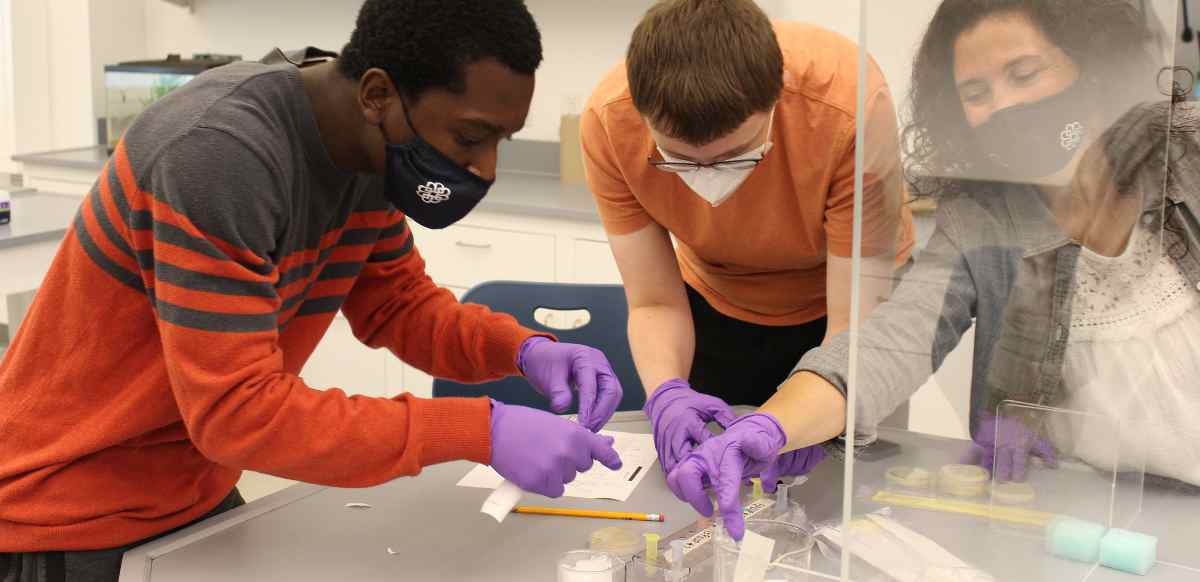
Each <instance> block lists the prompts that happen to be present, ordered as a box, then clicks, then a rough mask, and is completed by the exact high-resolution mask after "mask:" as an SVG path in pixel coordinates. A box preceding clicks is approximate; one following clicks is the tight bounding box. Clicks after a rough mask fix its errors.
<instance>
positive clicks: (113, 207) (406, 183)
mask: <svg viewBox="0 0 1200 582" xmlns="http://www.w3.org/2000/svg"><path fill="white" fill-rule="evenodd" d="M314 56H329V55H328V54H323V53H321V54H318V53H314V52H313V51H311V50H310V51H308V52H306V53H304V54H303V55H293V56H291V57H289V56H287V55H284V54H283V53H282V52H278V51H276V52H275V53H273V55H272V56H270V57H269V58H267V59H264V61H263V62H253V63H252V62H244V63H235V64H232V65H227V66H225V67H221V68H218V69H214V70H212V71H210V72H208V73H205V74H203V75H201V76H199V77H198V78H196V79H195V80H193V81H192V82H190V83H188V84H187V85H186V86H184V87H182V88H180V89H179V90H177V91H175V92H174V93H172V94H171V95H170V96H168V97H166V98H165V99H163V100H161V101H160V102H158V103H156V104H155V105H154V106H152V107H151V108H149V109H148V110H147V111H146V112H145V113H144V114H143V115H142V116H141V118H139V120H138V121H137V122H136V123H135V124H134V126H133V127H132V128H131V129H130V130H129V131H128V133H127V134H126V135H125V137H124V139H123V140H122V142H121V143H120V144H119V145H118V147H117V148H116V151H115V152H114V154H113V155H112V157H111V159H110V160H109V162H108V164H107V165H106V166H105V168H104V170H103V172H102V173H101V175H100V177H99V179H98V180H97V182H96V185H95V186H94V187H93V189H92V191H91V192H90V194H89V195H88V197H87V198H86V199H85V200H84V202H83V205H82V207H81V209H80V212H79V214H78V216H77V218H76V220H75V223H74V225H73V227H72V228H71V229H70V231H69V232H68V234H67V237H66V239H65V240H64V242H63V244H62V247H61V248H60V249H59V252H58V255H57V256H56V257H55V260H54V263H53V265H52V266H51V268H50V271H49V273H48V274H47V276H46V279H45V281H44V283H43V285H42V287H41V288H40V289H39V291H38V294H37V299H36V301H35V302H34V305H33V307H32V309H31V311H30V313H29V315H28V317H27V319H26V320H25V323H24V325H23V326H22V328H21V330H20V333H18V335H17V337H16V338H15V341H14V342H13V344H12V346H11V347H10V348H9V350H8V353H7V356H6V357H5V359H4V361H3V363H2V364H0V581H2V582H30V581H38V582H43V581H45V582H59V581H71V582H79V581H93V580H105V581H111V580H115V579H116V576H117V571H118V569H119V565H120V559H121V554H122V553H123V552H124V551H125V550H127V549H128V548H129V547H132V546H133V545H136V544H138V543H143V542H145V541H147V540H149V539H153V538H155V537H157V536H161V535H163V534H165V533H167V532H169V531H172V530H174V529H177V528H179V527H182V526H184V525H187V524H189V523H192V522H195V521H197V520H199V519H203V518H204V517H207V516H211V515H214V514H216V513H219V512H221V511H224V510H226V509H229V508H231V507H234V506H236V505H238V504H240V503H241V498H240V496H239V495H238V493H237V490H236V488H235V484H236V483H237V481H238V478H239V476H240V474H241V471H242V470H243V469H252V470H256V471H261V472H264V473H270V474H273V475H278V476H281V477H286V478H289V479H296V480H301V481H307V482H310V483H318V484H323V485H330V486H337V487H368V486H372V485H377V484H380V483H385V482H387V481H389V480H391V479H394V478H396V477H400V476H405V475H416V474H417V473H419V472H420V471H421V468H422V467H424V466H427V465H431V464H435V463H441V462H445V461H451V460H458V459H466V460H471V461H476V462H479V463H489V464H491V465H492V466H493V467H495V468H496V470H497V471H499V472H500V473H501V474H502V475H504V476H505V477H507V478H508V479H510V480H512V481H513V482H515V483H516V484H518V485H520V486H522V487H523V488H525V489H528V490H532V491H535V492H538V493H542V494H545V495H551V496H556V495H561V494H562V492H563V485H564V483H566V482H569V481H571V480H572V479H574V477H575V475H576V473H577V472H579V471H584V470H587V469H588V468H589V467H591V466H592V463H593V461H594V460H597V461H600V462H601V463H603V464H604V465H606V466H609V467H612V468H616V467H618V466H619V465H620V459H619V458H618V456H617V454H616V452H615V451H614V450H613V449H612V447H611V440H609V439H607V438H605V437H601V436H598V435H596V434H594V432H592V431H595V430H598V429H599V428H600V426H602V425H603V424H604V423H605V422H607V420H608V419H609V417H610V416H611V415H612V412H613V410H614V409H615V408H616V405H617V403H618V402H619V401H620V398H621V388H620V385H619V383H618V382H617V381H616V378H615V376H614V375H613V373H612V370H611V368H610V367H609V365H608V362H607V360H606V359H605V358H604V356H603V355H602V354H600V353H599V352H598V351H596V350H593V349H591V348H586V347H583V346H576V345H567V344H558V343H557V342H555V341H554V340H553V338H546V337H540V336H536V335H535V333H534V332H532V331H530V330H527V329H524V328H522V327H520V326H519V325H517V323H516V321H515V320H513V319H512V318H511V317H508V316H505V315H500V314H495V313H492V312H490V311H488V310H487V309H485V308H483V307H480V306H472V305H462V304H459V303H458V302H457V301H456V300H455V299H454V296H453V295H451V294H450V292H448V291H446V290H444V289H440V288H438V287H437V286H436V285H434V284H433V282H432V281H431V280H430V278H429V277H428V276H427V275H426V274H425V265H424V261H423V260H422V259H421V255H420V253H419V252H418V251H417V249H416V248H415V247H414V245H413V236H412V232H411V231H410V229H409V226H408V223H407V220H408V219H412V220H415V221H417V222H419V223H421V224H425V225H427V226H431V227H435V228H438V227H444V226H446V225H448V224H451V223H453V222H454V221H455V220H457V219H459V218H461V217H462V216H463V215H464V214H466V212H468V211H469V210H470V209H471V208H472V207H473V206H474V205H475V203H476V202H478V200H479V199H480V198H482V196H483V195H484V194H485V193H486V191H487V187H488V186H489V185H490V184H491V181H492V180H493V179H494V178H495V167H496V150H497V144H498V142H499V140H500V139H503V138H505V137H507V136H510V135H511V134H513V133H514V132H516V131H518V130H519V129H520V128H521V127H522V125H523V124H524V122H525V117H526V114H527V112H528V109H529V103H530V99H531V97H532V93H533V86H534V77H533V74H534V71H535V69H536V68H537V66H538V65H539V63H540V61H541V43H540V37H539V34H538V30H537V27H536V25H535V23H534V22H533V19H532V17H531V16H530V14H529V12H528V11H527V9H526V8H525V6H524V5H523V3H522V2H521V1H520V0H489V1H487V2H478V1H471V0H367V1H366V3H365V4H364V6H363V7H362V10H361V12H360V14H359V18H358V22H357V26H356V29H355V31H354V34H353V36H352V38H351V40H350V42H349V44H347V45H346V47H345V48H344V50H343V54H342V55H341V57H340V58H336V59H332V58H331V59H328V60H324V61H321V62H317V63H315V64H312V66H304V67H301V66H300V65H305V64H309V61H311V60H313V59H312V57H314ZM338 310H341V311H342V312H343V313H344V314H345V315H346V317H347V319H348V320H349V321H350V324H351V326H352V328H353V330H354V333H355V335H356V336H357V337H358V338H359V339H360V340H361V341H362V342H364V343H365V344H367V345H369V346H372V347H375V348H388V349H390V350H391V351H392V352H393V353H394V354H395V355H396V356H397V357H399V358H401V359H402V360H404V361H406V362H408V363H410V364H412V365H414V366H416V367H417V368H420V369H422V370H425V371H428V372H430V373H431V374H434V375H436V376H441V377H447V378H452V379H455V380H459V381H464V382H478V381H486V380H491V379H496V378H500V377H503V376H507V375H515V374H522V373H523V374H524V375H525V376H526V377H528V378H529V380H530V382H531V384H533V386H534V387H535V388H537V389H538V390H539V391H541V392H542V393H543V394H545V395H546V396H547V397H548V398H550V399H551V402H552V403H553V405H554V406H555V407H556V408H565V407H566V406H568V405H569V404H570V403H571V402H572V399H573V396H574V395H573V394H572V392H571V391H570V390H571V388H569V386H572V385H575V386H577V387H578V388H577V391H578V398H579V404H580V424H575V423H570V422H567V421H566V420H563V419H561V418H559V417H556V416H554V415H551V414H549V413H546V412H541V411H536V410H532V409H528V408H522V407H516V406H505V405H503V404H501V403H498V402H494V401H490V400H489V399H487V398H479V399H465V398H442V399H433V400H430V399H422V398H416V397H413V396H411V395H407V394H405V395H402V396H399V397H397V398H393V399H386V398H368V397H363V396H352V397H348V396H347V395H346V394H345V393H344V392H343V391H341V390H339V389H336V388H331V389H327V390H318V389H314V388H311V387H309V386H307V385H305V383H304V381H303V380H302V379H301V378H300V377H299V376H298V375H297V374H298V373H299V371H300V370H301V368H302V367H303V365H304V362H305V361H306V360H307V359H308V357H309V356H310V355H311V354H312V352H313V349H314V348H315V347H316V346H317V343H318V342H319V340H320V339H321V336H322V335H323V334H324V333H325V331H326V329H327V328H328V327H329V325H330V323H331V321H332V320H333V317H334V315H335V313H336V312H337V311H338ZM581 425H582V426H581ZM589 429H591V430H589Z"/></svg>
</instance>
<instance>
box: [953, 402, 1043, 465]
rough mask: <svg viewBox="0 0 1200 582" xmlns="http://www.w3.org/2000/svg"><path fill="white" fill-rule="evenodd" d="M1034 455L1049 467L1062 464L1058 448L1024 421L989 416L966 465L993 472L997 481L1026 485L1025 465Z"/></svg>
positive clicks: (970, 451)
mask: <svg viewBox="0 0 1200 582" xmlns="http://www.w3.org/2000/svg"><path fill="white" fill-rule="evenodd" d="M1031 454H1033V455H1036V456H1038V457H1041V458H1042V460H1044V461H1046V465H1047V466H1050V467H1053V466H1055V465H1057V464H1058V457H1057V455H1055V453H1054V447H1053V446H1051V445H1050V443H1049V442H1047V441H1046V440H1045V439H1043V438H1041V437H1039V436H1038V435H1037V434H1035V433H1034V432H1033V431H1031V430H1029V428H1028V427H1026V426H1025V423H1023V422H1021V420H1020V419H1017V418H1012V417H996V416H995V415H993V414H990V413H988V414H986V415H984V417H983V420H982V421H981V422H980V423H979V429H978V430H976V431H975V439H974V441H973V442H972V443H971V448H970V450H968V451H967V453H966V454H965V455H963V460H962V462H963V463H966V464H970V465H979V466H981V467H983V468H984V469H987V470H989V471H992V472H993V473H992V478H993V479H995V480H996V481H1024V480H1025V461H1026V460H1027V459H1028V458H1029V455H1031ZM993 467H994V468H993Z"/></svg>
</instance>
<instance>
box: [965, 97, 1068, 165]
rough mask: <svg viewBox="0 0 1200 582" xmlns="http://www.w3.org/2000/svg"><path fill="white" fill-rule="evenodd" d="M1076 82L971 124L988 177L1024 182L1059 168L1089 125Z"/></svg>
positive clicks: (1066, 162) (1065, 162)
mask: <svg viewBox="0 0 1200 582" xmlns="http://www.w3.org/2000/svg"><path fill="white" fill-rule="evenodd" d="M1080 85H1082V83H1080V82H1078V81H1077V82H1076V83H1075V84H1073V85H1072V86H1070V87H1068V88H1067V89H1066V90H1064V91H1063V92H1061V93H1059V94H1057V95H1053V96H1050V97H1046V98H1045V99H1042V100H1040V101H1035V102H1033V103H1023V104H1021V105H1014V106H1012V107H1006V108H1004V109H1001V110H1000V111H997V112H995V113H993V114H992V117H991V119H988V121H987V122H986V123H984V124H983V125H980V126H979V127H977V128H975V136H976V143H977V145H978V147H979V148H980V153H981V157H982V158H983V162H984V166H985V168H987V167H990V171H989V170H988V169H984V172H985V173H987V174H995V175H988V176H980V177H987V178H995V179H1001V180H1015V181H1022V182H1023V181H1028V180H1030V179H1033V178H1042V177H1045V176H1049V175H1051V174H1054V173H1055V172H1058V171H1059V170H1062V169H1063V168H1065V167H1066V166H1067V164H1068V163H1070V162H1071V159H1072V158H1073V157H1074V156H1075V152H1077V151H1079V148H1080V147H1083V145H1084V143H1085V141H1086V140H1087V137H1088V132H1089V131H1090V129H1091V128H1089V127H1088V126H1087V123H1086V122H1085V121H1084V116H1085V109H1086V108H1085V107H1083V106H1082V102H1081V100H1080V99H1079V96H1078V93H1079V87H1080Z"/></svg>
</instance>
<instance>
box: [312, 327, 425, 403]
mask: <svg viewBox="0 0 1200 582" xmlns="http://www.w3.org/2000/svg"><path fill="white" fill-rule="evenodd" d="M394 359H395V358H394V357H393V356H392V354H391V352H388V351H387V350H373V349H371V348H368V347H367V346H365V345H363V343H362V342H360V341H358V338H356V337H354V333H353V332H352V331H351V330H350V322H349V321H347V320H346V318H345V317H343V316H342V314H341V313H338V314H337V316H336V317H334V318H333V323H332V324H330V326H329V331H326V332H325V336H324V337H323V338H321V343H320V344H318V345H317V349H316V350H315V351H313V354H312V356H311V357H310V358H309V359H308V362H307V363H306V364H305V365H304V370H303V371H301V373H300V377H301V378H303V379H304V382H305V383H306V384H308V385H309V386H311V387H313V388H316V389H326V388H341V389H342V390H343V391H345V392H346V393H347V394H362V395H365V396H395V395H396V394H398V393H399V392H400V386H401V385H402V383H403V382H402V380H401V374H400V373H399V370H390V369H389V367H388V360H394ZM389 372H391V374H389ZM393 374H394V375H393Z"/></svg>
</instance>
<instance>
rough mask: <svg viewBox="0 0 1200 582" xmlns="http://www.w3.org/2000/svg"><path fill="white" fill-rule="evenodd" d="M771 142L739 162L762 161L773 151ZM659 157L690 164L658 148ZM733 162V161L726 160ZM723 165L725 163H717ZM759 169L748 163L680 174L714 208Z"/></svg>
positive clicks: (744, 154)
mask: <svg viewBox="0 0 1200 582" xmlns="http://www.w3.org/2000/svg"><path fill="white" fill-rule="evenodd" d="M771 145H772V144H771V142H766V143H764V144H763V145H761V146H759V147H757V148H754V149H752V150H750V151H748V152H745V153H742V154H739V155H738V156H737V157H736V158H734V159H737V160H761V159H762V158H763V157H765V156H766V155H767V152H769V151H771ZM658 153H659V155H661V156H662V158H663V161H666V162H676V163H681V164H690V163H692V162H689V161H687V160H683V159H680V158H676V157H673V156H671V155H670V154H668V153H667V152H664V151H663V150H662V148H658ZM725 161H732V160H725ZM716 163H717V164H721V163H723V162H716ZM756 167H758V166H757V164H756V163H751V162H747V163H746V167H712V166H701V167H699V168H696V169H695V170H692V171H689V172H678V173H677V174H678V175H679V179H680V180H683V183H684V184H687V185H688V187H689V188H691V189H692V191H693V192H695V193H696V194H697V195H699V196H700V197H701V198H703V199H705V200H707V201H708V203H709V204H711V205H713V206H718V205H720V204H721V203H722V202H724V201H725V200H727V199H728V198H729V197H730V196H732V195H733V193H734V192H736V191H737V189H738V188H739V187H740V186H741V185H742V183H743V182H745V181H746V178H749V177H750V174H751V173H752V172H754V168H756Z"/></svg>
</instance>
